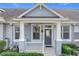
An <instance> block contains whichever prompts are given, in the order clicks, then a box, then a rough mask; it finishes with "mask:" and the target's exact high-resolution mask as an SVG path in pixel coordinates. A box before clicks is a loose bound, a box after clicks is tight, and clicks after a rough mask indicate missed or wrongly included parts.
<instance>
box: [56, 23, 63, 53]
mask: <svg viewBox="0 0 79 59" xmlns="http://www.w3.org/2000/svg"><path fill="white" fill-rule="evenodd" d="M61 43H62V42H61V23H57V40H56V55H61Z"/></svg>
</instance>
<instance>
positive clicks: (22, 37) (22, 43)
mask: <svg viewBox="0 0 79 59" xmlns="http://www.w3.org/2000/svg"><path fill="white" fill-rule="evenodd" d="M24 41H25V39H24V23H23V22H20V39H19V52H24V51H25V42H24Z"/></svg>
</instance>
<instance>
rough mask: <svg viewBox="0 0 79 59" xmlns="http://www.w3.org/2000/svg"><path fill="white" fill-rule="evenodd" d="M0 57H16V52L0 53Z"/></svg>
mask: <svg viewBox="0 0 79 59" xmlns="http://www.w3.org/2000/svg"><path fill="white" fill-rule="evenodd" d="M0 55H1V56H18V53H17V52H2V53H1V54H0Z"/></svg>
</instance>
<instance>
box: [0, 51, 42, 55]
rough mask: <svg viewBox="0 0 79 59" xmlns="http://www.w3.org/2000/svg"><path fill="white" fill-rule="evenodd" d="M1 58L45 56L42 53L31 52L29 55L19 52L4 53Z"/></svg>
mask: <svg viewBox="0 0 79 59" xmlns="http://www.w3.org/2000/svg"><path fill="white" fill-rule="evenodd" d="M0 55H1V56H43V54H42V53H36V52H29V53H18V52H9V51H7V52H2V53H1V54H0Z"/></svg>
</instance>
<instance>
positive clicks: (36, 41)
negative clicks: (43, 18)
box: [31, 24, 41, 42]
mask: <svg viewBox="0 0 79 59" xmlns="http://www.w3.org/2000/svg"><path fill="white" fill-rule="evenodd" d="M34 25H36V24H31V41H32V42H41V25H40V24H39V26H40V39H39V40H33V26H34Z"/></svg>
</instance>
